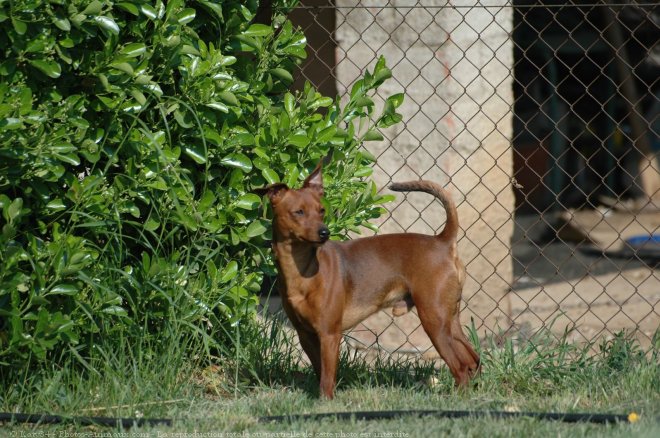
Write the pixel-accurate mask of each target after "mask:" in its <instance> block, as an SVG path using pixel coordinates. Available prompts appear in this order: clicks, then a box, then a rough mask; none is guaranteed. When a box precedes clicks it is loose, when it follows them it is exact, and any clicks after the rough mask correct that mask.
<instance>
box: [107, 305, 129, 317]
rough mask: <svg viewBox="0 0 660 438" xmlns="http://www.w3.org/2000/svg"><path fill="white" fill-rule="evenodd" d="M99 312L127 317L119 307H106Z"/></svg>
mask: <svg viewBox="0 0 660 438" xmlns="http://www.w3.org/2000/svg"><path fill="white" fill-rule="evenodd" d="M101 312H103V313H108V314H110V315H116V316H128V312H127V311H126V309H124V308H123V307H121V306H108V307H104V308H103V309H101Z"/></svg>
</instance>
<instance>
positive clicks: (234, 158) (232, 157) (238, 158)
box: [220, 153, 252, 172]
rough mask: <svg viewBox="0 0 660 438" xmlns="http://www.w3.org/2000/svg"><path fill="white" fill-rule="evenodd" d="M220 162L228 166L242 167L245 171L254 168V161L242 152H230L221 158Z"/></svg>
mask: <svg viewBox="0 0 660 438" xmlns="http://www.w3.org/2000/svg"><path fill="white" fill-rule="evenodd" d="M220 164H222V165H224V166H228V167H234V168H236V169H241V170H242V171H244V172H249V171H251V170H252V161H250V158H248V157H247V155H244V154H241V153H234V154H229V155H227V156H226V157H224V158H223V159H222V160H220Z"/></svg>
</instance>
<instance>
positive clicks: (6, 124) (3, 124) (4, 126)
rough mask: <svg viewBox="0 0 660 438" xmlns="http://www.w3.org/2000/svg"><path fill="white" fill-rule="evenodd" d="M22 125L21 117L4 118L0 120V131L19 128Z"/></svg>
mask: <svg viewBox="0 0 660 438" xmlns="http://www.w3.org/2000/svg"><path fill="white" fill-rule="evenodd" d="M22 127H23V122H21V119H17V118H15V117H8V118H6V119H2V120H0V131H2V130H12V129H20V128H22Z"/></svg>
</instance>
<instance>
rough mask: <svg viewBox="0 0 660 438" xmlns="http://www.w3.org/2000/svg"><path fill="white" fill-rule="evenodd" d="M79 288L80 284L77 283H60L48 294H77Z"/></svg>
mask: <svg viewBox="0 0 660 438" xmlns="http://www.w3.org/2000/svg"><path fill="white" fill-rule="evenodd" d="M78 291H79V289H78V286H76V285H75V284H70V283H60V284H58V285H56V286H53V288H51V289H50V290H49V291H48V293H47V295H69V296H71V295H76V294H77V293H78Z"/></svg>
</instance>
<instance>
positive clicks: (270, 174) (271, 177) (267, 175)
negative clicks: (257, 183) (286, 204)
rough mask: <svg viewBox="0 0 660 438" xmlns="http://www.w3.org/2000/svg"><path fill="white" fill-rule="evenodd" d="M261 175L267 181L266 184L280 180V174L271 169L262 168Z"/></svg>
mask: <svg viewBox="0 0 660 438" xmlns="http://www.w3.org/2000/svg"><path fill="white" fill-rule="evenodd" d="M261 175H262V176H263V177H264V179H265V180H266V181H267V182H268V184H275V183H278V182H280V176H279V175H278V174H277V172H275V171H274V170H273V169H270V168H267V169H263V170H262V171H261Z"/></svg>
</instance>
